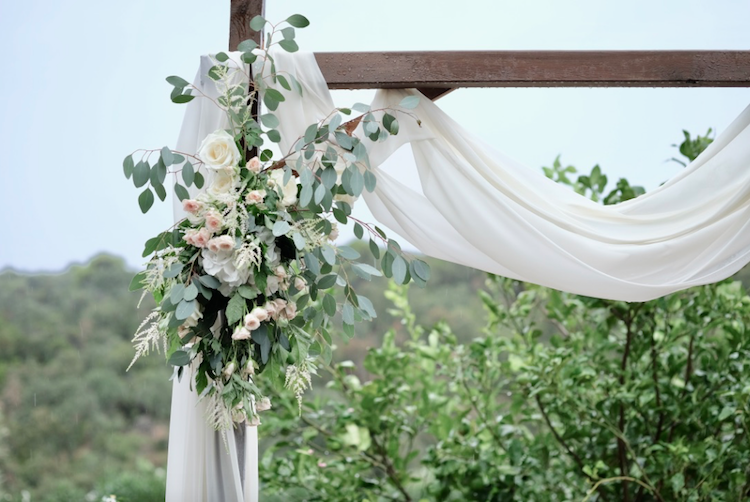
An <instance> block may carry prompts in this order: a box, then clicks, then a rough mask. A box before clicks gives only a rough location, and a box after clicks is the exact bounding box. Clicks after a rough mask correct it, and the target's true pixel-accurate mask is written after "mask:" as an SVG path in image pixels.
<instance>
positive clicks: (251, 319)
mask: <svg viewBox="0 0 750 502" xmlns="http://www.w3.org/2000/svg"><path fill="white" fill-rule="evenodd" d="M259 327H260V320H259V319H258V318H257V317H255V316H254V315H253V314H247V315H246V316H245V329H247V330H248V331H254V330H256V329H258V328H259Z"/></svg>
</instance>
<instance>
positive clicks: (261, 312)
mask: <svg viewBox="0 0 750 502" xmlns="http://www.w3.org/2000/svg"><path fill="white" fill-rule="evenodd" d="M250 314H252V315H254V316H255V317H257V318H258V320H259V321H265V320H266V319H268V317H269V316H270V315H271V314H269V313H268V311H267V310H266V309H264V308H263V307H255V308H254V309H253V310H251V311H250Z"/></svg>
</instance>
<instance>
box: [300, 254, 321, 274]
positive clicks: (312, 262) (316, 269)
mask: <svg viewBox="0 0 750 502" xmlns="http://www.w3.org/2000/svg"><path fill="white" fill-rule="evenodd" d="M304 260H305V265H306V266H307V268H308V270H310V272H312V273H313V274H315V275H320V262H319V261H318V259H317V258H316V257H315V255H314V254H312V253H305V257H304Z"/></svg>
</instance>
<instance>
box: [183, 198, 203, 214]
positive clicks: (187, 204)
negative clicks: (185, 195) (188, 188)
mask: <svg viewBox="0 0 750 502" xmlns="http://www.w3.org/2000/svg"><path fill="white" fill-rule="evenodd" d="M182 209H183V210H184V211H185V212H187V213H190V214H198V211H200V210H201V209H203V203H202V202H200V201H197V200H195V199H185V200H183V201H182Z"/></svg>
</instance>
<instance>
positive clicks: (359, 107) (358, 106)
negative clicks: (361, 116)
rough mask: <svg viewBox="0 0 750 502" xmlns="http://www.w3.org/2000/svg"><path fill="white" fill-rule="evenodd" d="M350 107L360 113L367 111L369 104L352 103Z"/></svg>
mask: <svg viewBox="0 0 750 502" xmlns="http://www.w3.org/2000/svg"><path fill="white" fill-rule="evenodd" d="M352 108H353V109H354V110H357V111H358V112H361V113H367V112H369V111H370V105H366V104H364V103H354V104H353V105H352Z"/></svg>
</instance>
